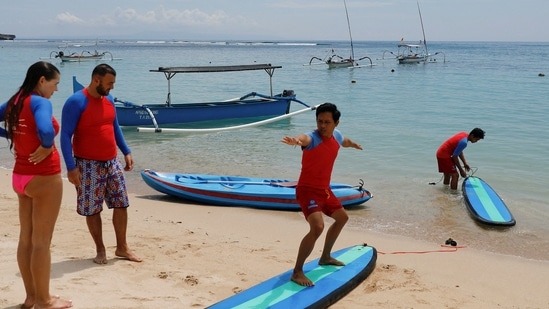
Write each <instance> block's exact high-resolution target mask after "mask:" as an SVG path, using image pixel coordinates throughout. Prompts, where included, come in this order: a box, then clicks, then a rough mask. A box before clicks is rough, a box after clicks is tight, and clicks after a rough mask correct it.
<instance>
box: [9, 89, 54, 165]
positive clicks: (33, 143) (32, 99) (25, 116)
mask: <svg viewBox="0 0 549 309" xmlns="http://www.w3.org/2000/svg"><path fill="white" fill-rule="evenodd" d="M19 104H23V108H22V109H21V113H20V114H19V123H18V124H17V126H16V128H15V131H14V132H13V148H14V153H15V165H14V167H13V172H14V173H16V174H21V175H44V176H47V175H54V174H59V173H61V163H60V158H59V152H58V151H57V149H56V148H55V142H54V138H55V135H57V133H58V132H59V123H58V122H57V120H56V119H55V118H54V117H53V114H52V105H51V102H50V101H49V100H48V99H46V98H44V97H41V96H39V95H35V94H33V95H30V96H28V97H26V98H25V100H24V101H23V102H21V103H19ZM6 108H7V102H6V103H4V104H2V105H1V106H0V119H1V120H4V117H5V112H6ZM0 136H3V137H6V130H5V129H4V128H0ZM40 145H42V147H44V148H50V147H53V151H52V153H51V154H50V155H49V156H47V157H46V158H45V159H44V160H42V161H41V162H40V163H38V164H34V163H32V162H29V157H30V155H31V153H33V152H34V151H36V149H37V148H38V147H39V146H40Z"/></svg>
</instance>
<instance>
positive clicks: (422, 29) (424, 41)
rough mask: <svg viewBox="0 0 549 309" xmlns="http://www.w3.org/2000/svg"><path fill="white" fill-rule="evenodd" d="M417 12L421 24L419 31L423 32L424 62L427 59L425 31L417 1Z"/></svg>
mask: <svg viewBox="0 0 549 309" xmlns="http://www.w3.org/2000/svg"><path fill="white" fill-rule="evenodd" d="M417 11H418V12H419V21H420V22H421V31H422V32H423V45H424V46H425V60H427V57H429V51H428V50H427V40H425V29H424V28H423V18H422V17H421V10H420V9H419V1H417Z"/></svg>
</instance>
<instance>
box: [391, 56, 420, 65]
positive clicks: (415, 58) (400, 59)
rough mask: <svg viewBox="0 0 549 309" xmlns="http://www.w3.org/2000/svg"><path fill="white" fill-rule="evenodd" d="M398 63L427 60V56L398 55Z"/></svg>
mask: <svg viewBox="0 0 549 309" xmlns="http://www.w3.org/2000/svg"><path fill="white" fill-rule="evenodd" d="M397 59H398V63H400V64H414V63H422V62H425V61H427V57H424V56H406V57H398V58H397Z"/></svg>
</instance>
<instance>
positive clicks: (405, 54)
mask: <svg viewBox="0 0 549 309" xmlns="http://www.w3.org/2000/svg"><path fill="white" fill-rule="evenodd" d="M417 10H418V12H419V21H420V22H421V31H422V32H423V41H422V40H420V41H419V44H408V43H406V42H404V38H402V39H400V43H399V44H398V46H397V47H398V51H397V54H396V55H395V54H394V53H393V52H390V51H387V50H386V51H384V52H383V57H382V59H384V58H385V53H386V52H389V53H391V54H392V55H394V56H395V58H396V60H397V61H398V63H399V64H417V63H427V62H436V61H437V60H436V58H435V56H436V55H438V54H442V55H443V56H444V60H443V61H444V62H446V55H445V54H444V53H443V52H440V51H439V52H436V53H434V54H429V51H428V49H427V40H426V39H425V29H424V27H423V18H422V17H421V10H420V8H419V1H417Z"/></svg>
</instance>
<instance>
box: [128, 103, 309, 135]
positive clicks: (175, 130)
mask: <svg viewBox="0 0 549 309" xmlns="http://www.w3.org/2000/svg"><path fill="white" fill-rule="evenodd" d="M318 106H320V104H319V105H315V106H311V107H307V108H304V109H300V110H298V111H295V112H291V113H288V114H284V115H281V116H276V117H273V118H269V119H265V120H261V121H256V122H251V123H247V124H242V125H237V126H230V127H221V128H207V129H183V128H182V129H179V128H145V127H137V132H154V133H163V132H164V133H210V132H221V131H230V130H238V129H244V128H249V127H255V126H260V125H264V124H268V123H271V122H275V121H279V120H282V119H286V118H290V117H292V116H295V115H297V114H301V113H304V112H308V111H314V110H316V108H317V107H318Z"/></svg>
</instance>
